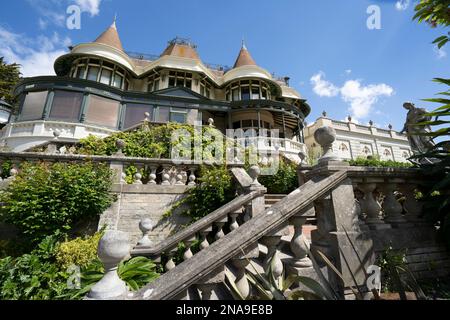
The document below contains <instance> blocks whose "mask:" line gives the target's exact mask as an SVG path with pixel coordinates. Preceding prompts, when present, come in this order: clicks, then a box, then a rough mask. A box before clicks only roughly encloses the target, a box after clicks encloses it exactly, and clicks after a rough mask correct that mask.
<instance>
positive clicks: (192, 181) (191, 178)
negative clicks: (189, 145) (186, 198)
mask: <svg viewBox="0 0 450 320" xmlns="http://www.w3.org/2000/svg"><path fill="white" fill-rule="evenodd" d="M189 171H190V174H189V183H188V186H195V185H196V183H195V180H196V179H197V177H196V176H195V167H192V168H190V169H189Z"/></svg>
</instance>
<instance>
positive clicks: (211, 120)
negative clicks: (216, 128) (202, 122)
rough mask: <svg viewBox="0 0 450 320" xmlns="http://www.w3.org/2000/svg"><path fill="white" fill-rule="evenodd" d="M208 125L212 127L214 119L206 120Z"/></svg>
mask: <svg viewBox="0 0 450 320" xmlns="http://www.w3.org/2000/svg"><path fill="white" fill-rule="evenodd" d="M208 124H209V125H210V126H212V125H214V119H213V118H209V119H208Z"/></svg>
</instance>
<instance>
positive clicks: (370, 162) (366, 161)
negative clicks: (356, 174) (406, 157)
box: [349, 156, 413, 168]
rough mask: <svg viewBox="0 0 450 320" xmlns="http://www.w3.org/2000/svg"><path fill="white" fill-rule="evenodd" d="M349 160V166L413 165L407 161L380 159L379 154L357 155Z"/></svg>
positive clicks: (402, 166)
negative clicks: (368, 156)
mask: <svg viewBox="0 0 450 320" xmlns="http://www.w3.org/2000/svg"><path fill="white" fill-rule="evenodd" d="M349 162H350V165H351V166H361V167H384V168H411V167H412V166H413V165H412V164H411V163H409V162H397V161H392V160H380V157H379V156H373V157H370V158H365V157H358V158H356V159H355V160H350V161H349Z"/></svg>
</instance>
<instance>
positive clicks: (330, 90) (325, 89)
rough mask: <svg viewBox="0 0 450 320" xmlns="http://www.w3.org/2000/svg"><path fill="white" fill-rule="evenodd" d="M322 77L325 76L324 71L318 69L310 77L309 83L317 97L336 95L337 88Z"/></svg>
mask: <svg viewBox="0 0 450 320" xmlns="http://www.w3.org/2000/svg"><path fill="white" fill-rule="evenodd" d="M323 78H325V73H323V72H322V71H319V72H318V73H317V74H315V75H313V76H312V77H311V84H312V85H313V91H314V93H315V94H317V95H318V96H319V97H335V96H337V95H338V94H339V88H338V87H336V86H335V85H334V84H332V83H331V82H329V81H327V80H324V79H323Z"/></svg>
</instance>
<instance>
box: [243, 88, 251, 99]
mask: <svg viewBox="0 0 450 320" xmlns="http://www.w3.org/2000/svg"><path fill="white" fill-rule="evenodd" d="M241 97H242V100H250V88H249V87H243V88H242V89H241Z"/></svg>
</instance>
